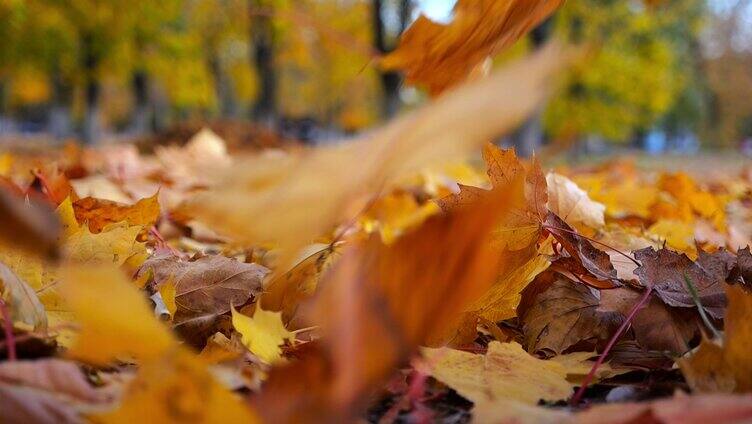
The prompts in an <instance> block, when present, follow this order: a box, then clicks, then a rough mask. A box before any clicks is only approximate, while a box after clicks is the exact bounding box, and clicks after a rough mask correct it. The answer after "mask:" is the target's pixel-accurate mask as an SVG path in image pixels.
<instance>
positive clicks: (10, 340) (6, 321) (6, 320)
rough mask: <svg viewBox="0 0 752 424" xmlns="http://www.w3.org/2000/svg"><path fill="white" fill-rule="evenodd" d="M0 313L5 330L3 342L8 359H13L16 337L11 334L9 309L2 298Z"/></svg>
mask: <svg viewBox="0 0 752 424" xmlns="http://www.w3.org/2000/svg"><path fill="white" fill-rule="evenodd" d="M0 314H2V316H3V331H4V332H5V342H6V344H7V346H8V360H9V361H15V360H16V359H18V356H16V339H15V335H14V334H13V321H11V317H10V311H8V306H7V305H6V304H5V301H4V300H3V299H0Z"/></svg>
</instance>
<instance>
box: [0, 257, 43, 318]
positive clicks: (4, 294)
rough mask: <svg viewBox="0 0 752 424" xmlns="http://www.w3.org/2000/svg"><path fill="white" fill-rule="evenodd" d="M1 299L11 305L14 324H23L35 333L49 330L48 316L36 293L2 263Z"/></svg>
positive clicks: (0, 267)
mask: <svg viewBox="0 0 752 424" xmlns="http://www.w3.org/2000/svg"><path fill="white" fill-rule="evenodd" d="M0 298H2V300H3V301H4V302H5V304H6V305H9V309H10V314H11V319H12V320H13V322H14V323H16V322H17V323H23V324H25V325H27V326H28V327H29V328H30V329H33V330H35V331H42V332H44V331H46V330H47V314H46V313H45V311H44V307H43V306H42V303H41V302H40V301H39V297H37V294H36V292H34V290H33V289H32V288H31V287H29V285H28V284H26V282H24V281H23V280H21V279H20V278H18V276H17V275H16V274H14V273H13V271H11V270H10V268H8V267H7V266H6V265H5V264H3V263H2V262H0Z"/></svg>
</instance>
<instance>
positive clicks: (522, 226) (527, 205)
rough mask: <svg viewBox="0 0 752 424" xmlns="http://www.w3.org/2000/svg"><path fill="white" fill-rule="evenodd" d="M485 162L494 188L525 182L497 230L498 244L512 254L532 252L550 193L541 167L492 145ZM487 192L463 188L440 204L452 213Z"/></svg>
mask: <svg viewBox="0 0 752 424" xmlns="http://www.w3.org/2000/svg"><path fill="white" fill-rule="evenodd" d="M483 160H484V162H485V163H486V167H487V173H488V178H489V180H490V181H491V185H492V186H493V187H497V186H504V185H506V184H509V183H510V181H512V180H514V179H515V178H524V179H525V186H524V191H525V195H524V198H523V199H522V200H521V201H516V202H514V203H512V204H511V205H510V208H511V211H510V213H509V214H508V215H507V217H506V219H505V220H504V221H503V222H501V223H500V225H499V226H498V227H497V228H496V230H495V233H496V239H495V242H496V243H497V244H498V245H499V247H500V248H501V249H505V250H509V251H522V250H526V249H529V248H530V247H531V246H532V245H533V244H534V243H535V242H536V241H537V240H538V237H539V236H540V232H541V226H542V220H543V217H545V216H546V213H547V209H546V202H547V201H548V192H547V189H546V180H545V178H544V177H543V173H542V172H541V170H540V166H539V164H538V163H537V162H536V161H535V160H533V161H532V163H531V164H530V166H529V167H526V166H525V165H524V164H523V163H522V162H521V161H520V160H519V159H518V158H517V155H516V154H515V152H514V150H513V149H507V150H504V149H500V148H499V147H497V146H495V145H493V144H491V143H487V144H486V145H485V147H484V148H483ZM488 193H489V190H484V189H481V188H477V187H471V186H465V185H460V192H459V193H458V194H455V195H452V196H448V197H445V198H442V199H440V200H439V201H438V203H439V205H440V206H441V207H442V208H443V209H444V210H450V209H452V208H455V207H458V206H461V205H468V204H472V203H474V202H476V201H477V200H478V199H480V198H483V197H484V196H487V195H488Z"/></svg>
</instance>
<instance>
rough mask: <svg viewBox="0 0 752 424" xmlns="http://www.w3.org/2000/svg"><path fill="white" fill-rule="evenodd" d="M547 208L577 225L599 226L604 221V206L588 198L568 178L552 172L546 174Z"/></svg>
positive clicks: (571, 223)
mask: <svg viewBox="0 0 752 424" xmlns="http://www.w3.org/2000/svg"><path fill="white" fill-rule="evenodd" d="M546 184H547V186H548V209H549V210H551V212H553V213H554V214H556V215H557V216H560V217H561V218H562V219H564V221H565V222H566V223H567V224H569V225H571V226H573V227H578V226H580V225H584V226H587V227H590V228H601V227H603V226H604V225H605V224H606V222H605V218H604V212H605V210H606V207H605V206H603V205H602V204H600V203H598V202H594V201H592V200H590V197H589V196H588V194H587V192H585V191H584V190H583V189H581V188H579V187H577V184H575V183H574V181H572V180H570V179H569V178H567V177H565V176H563V175H559V174H556V173H553V172H549V173H548V174H547V175H546Z"/></svg>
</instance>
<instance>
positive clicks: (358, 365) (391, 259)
mask: <svg viewBox="0 0 752 424" xmlns="http://www.w3.org/2000/svg"><path fill="white" fill-rule="evenodd" d="M522 188H523V180H522V178H520V177H518V178H516V179H515V181H513V182H512V183H510V184H508V185H505V186H499V187H496V189H495V190H494V191H493V192H492V193H491V195H490V196H487V198H486V199H482V200H481V201H479V202H477V203H476V204H473V205H469V206H467V207H464V208H458V209H456V210H454V211H452V212H450V213H448V214H445V215H439V216H433V217H431V218H429V219H428V220H427V221H426V222H425V223H424V224H423V225H422V226H421V227H419V228H418V229H416V230H413V231H411V232H408V233H407V234H405V235H403V236H402V237H401V238H399V239H397V241H395V242H394V243H393V244H391V245H384V244H383V243H382V242H381V240H380V238H379V237H371V238H370V239H368V240H363V241H353V242H352V244H350V245H348V247H347V249H346V251H345V253H343V256H342V258H341V259H340V260H339V261H338V262H337V265H336V266H335V267H334V268H333V269H332V271H331V272H330V273H329V274H328V277H327V279H326V280H325V281H323V282H322V283H321V288H320V293H319V295H318V296H317V297H315V298H314V299H313V302H312V305H311V308H312V312H311V317H312V322H313V323H314V324H317V325H319V326H320V327H321V333H322V337H323V339H322V346H321V348H320V350H318V351H316V352H314V353H313V354H311V355H308V356H306V357H305V358H304V359H303V360H301V361H298V362H295V363H292V364H289V365H287V366H283V367H279V368H276V369H274V370H273V371H272V373H271V374H270V377H269V380H268V381H267V383H266V390H265V391H263V392H262V393H261V395H260V396H259V397H258V398H257V399H256V400H255V404H257V405H259V406H260V405H264V406H265V407H263V408H262V407H259V412H260V413H262V414H264V416H265V418H266V419H267V420H270V421H275V422H279V421H291V420H292V421H297V420H305V421H310V420H320V419H324V417H326V419H333V417H342V418H343V419H345V420H347V417H352V416H353V414H354V413H356V412H357V411H358V410H359V409H360V408H361V407H362V402H363V399H364V396H366V395H367V394H369V393H371V392H372V391H373V390H374V388H375V387H377V385H378V384H379V383H380V382H383V381H384V379H385V378H387V377H388V376H389V374H390V373H391V372H392V370H393V369H394V367H395V366H399V365H400V364H402V363H404V362H405V361H406V360H407V359H408V358H409V355H410V354H411V353H412V352H414V351H415V349H416V348H417V346H418V344H420V343H423V342H425V341H426V340H427V339H431V338H435V337H436V335H438V334H445V333H446V332H447V328H452V327H456V326H458V325H459V324H460V323H461V320H462V318H463V312H464V311H465V310H466V308H467V307H468V306H469V305H470V304H471V303H472V302H473V301H475V300H477V299H478V298H479V297H480V296H481V295H482V294H483V293H484V292H485V291H486V290H487V289H488V288H489V287H490V286H491V284H492V283H493V281H494V278H495V276H496V275H498V273H499V270H500V269H505V267H506V266H508V263H507V260H506V258H505V257H504V255H500V254H499V252H498V250H497V249H496V248H494V247H493V246H492V243H491V238H492V235H491V229H492V228H494V227H495V225H497V223H498V222H499V221H500V220H501V219H503V218H504V217H505V215H506V214H507V213H508V212H509V210H508V203H509V201H510V200H511V199H519V198H522V197H523V190H522ZM436 246H442V249H441V254H437V252H436ZM408 256H409V257H411V258H412V260H409V261H406V260H404V259H405V258H406V257H408ZM353 358H358V360H357V361H353ZM300 387H305V388H306V389H305V390H304V391H301V390H300V389H299V388H300ZM286 393H287V394H288V395H289V394H297V395H299V397H297V398H296V402H294V405H293V403H290V402H286V401H284V399H285V396H286V395H285V394H286Z"/></svg>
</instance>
